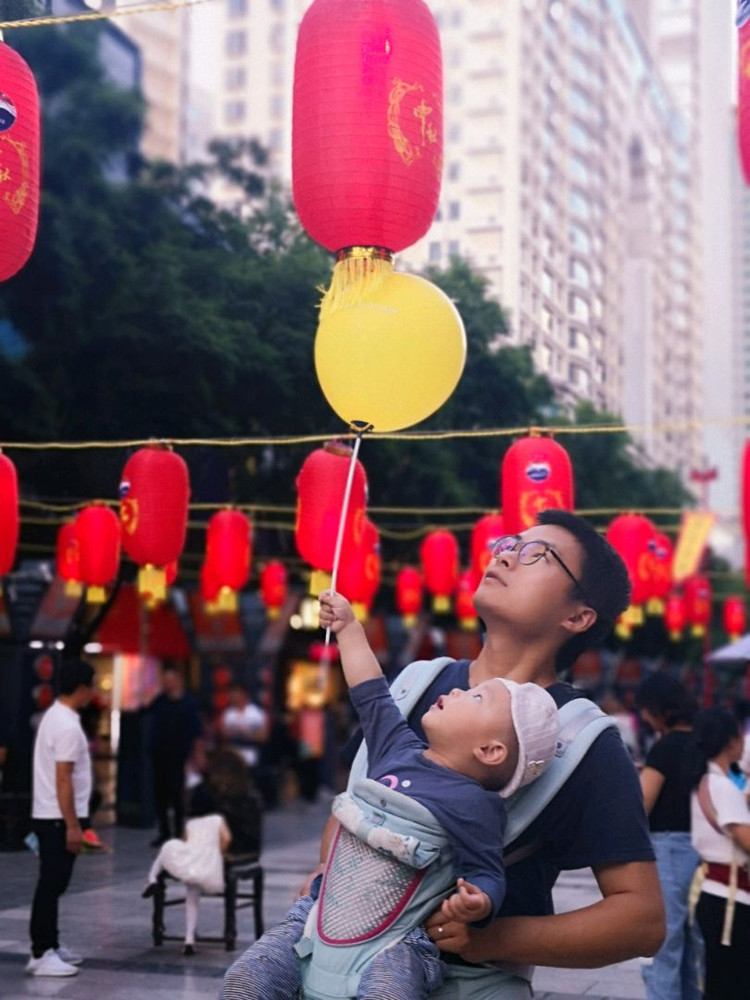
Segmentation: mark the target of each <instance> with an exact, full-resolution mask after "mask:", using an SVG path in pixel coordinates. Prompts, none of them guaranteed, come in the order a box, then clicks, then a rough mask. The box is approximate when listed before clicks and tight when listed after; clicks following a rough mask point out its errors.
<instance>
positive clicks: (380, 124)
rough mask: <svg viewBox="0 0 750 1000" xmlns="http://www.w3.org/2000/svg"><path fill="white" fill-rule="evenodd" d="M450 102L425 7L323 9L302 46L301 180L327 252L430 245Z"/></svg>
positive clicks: (301, 209)
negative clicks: (426, 241)
mask: <svg viewBox="0 0 750 1000" xmlns="http://www.w3.org/2000/svg"><path fill="white" fill-rule="evenodd" d="M442 103H443V81H442V56H441V50H440V35H439V32H438V28H437V24H436V23H435V19H434V17H433V16H432V14H431V13H430V10H429V8H428V7H427V5H426V4H425V3H424V2H423V0H378V2H377V3H362V2H357V3H353V2H352V0H314V3H312V4H311V6H310V7H309V8H308V10H307V13H306V14H305V16H304V18H303V19H302V23H301V25H300V29H299V36H298V40H297V53H296V60H295V70H294V108H293V122H292V172H293V185H294V202H295V205H296V208H297V212H298V213H299V217H300V220H301V222H302V225H303V226H304V227H305V229H306V230H307V232H308V233H309V234H310V236H311V237H312V238H313V239H314V240H315V241H316V242H317V243H320V244H322V245H323V246H324V247H326V248H327V249H328V250H331V251H333V252H336V251H344V250H346V249H347V248H380V249H382V250H387V251H391V252H395V251H399V250H403V249H405V248H406V247H408V246H411V245H412V244H413V243H416V242H417V240H419V239H420V238H421V237H422V236H424V234H425V233H426V232H427V230H428V229H429V228H430V226H431V224H432V221H433V219H434V217H435V212H436V210H437V206H438V201H439V198H440V182H441V175H442V160H443V110H442ZM359 266H360V267H364V269H365V270H366V269H367V264H364V265H363V264H362V261H360V262H359ZM353 270H356V265H355V268H353Z"/></svg>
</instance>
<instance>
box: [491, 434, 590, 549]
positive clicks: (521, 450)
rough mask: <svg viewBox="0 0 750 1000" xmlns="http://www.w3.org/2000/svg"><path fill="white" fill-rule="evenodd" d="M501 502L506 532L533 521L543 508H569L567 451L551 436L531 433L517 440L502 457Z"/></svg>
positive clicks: (571, 499)
mask: <svg viewBox="0 0 750 1000" xmlns="http://www.w3.org/2000/svg"><path fill="white" fill-rule="evenodd" d="M500 501H501V502H500V506H501V508H502V514H503V522H504V524H505V532H506V533H507V534H509V535H517V534H518V533H519V532H521V531H525V530H526V528H530V527H531V526H532V525H534V524H536V517H537V514H540V513H541V512H542V511H543V510H550V509H558V510H572V509H573V507H574V506H575V499H574V487H573V467H572V465H571V463H570V457H569V455H568V453H567V451H566V450H565V449H564V448H563V447H562V445H559V444H558V443H557V441H553V440H552V438H545V437H534V436H532V437H526V438H521V439H520V440H519V441H516V442H515V443H514V444H512V445H511V446H510V448H509V449H508V450H507V452H506V453H505V456H504V458H503V463H502V470H501V473H500Z"/></svg>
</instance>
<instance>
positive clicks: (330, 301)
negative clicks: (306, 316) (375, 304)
mask: <svg viewBox="0 0 750 1000" xmlns="http://www.w3.org/2000/svg"><path fill="white" fill-rule="evenodd" d="M392 273H393V254H392V252H391V251H390V250H388V249H387V248H386V247H364V246H357V247H344V248H343V249H341V250H339V251H338V252H337V254H336V263H335V265H334V268H333V277H332V278H331V284H330V286H329V287H328V289H327V291H326V292H325V294H324V295H323V298H322V300H321V303H320V318H321V320H322V319H324V318H325V317H326V316H327V315H329V314H330V313H332V312H337V311H338V310H339V309H346V308H350V307H351V306H354V305H356V304H357V303H358V302H362V301H363V300H364V299H367V298H368V297H369V296H370V295H375V294H377V291H378V289H379V288H380V286H381V285H382V284H383V282H384V281H385V280H386V278H388V277H390V275H391V274H392Z"/></svg>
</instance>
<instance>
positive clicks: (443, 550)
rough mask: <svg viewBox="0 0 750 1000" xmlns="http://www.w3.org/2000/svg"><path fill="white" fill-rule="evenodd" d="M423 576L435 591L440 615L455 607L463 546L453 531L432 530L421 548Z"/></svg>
mask: <svg viewBox="0 0 750 1000" xmlns="http://www.w3.org/2000/svg"><path fill="white" fill-rule="evenodd" d="M420 557H421V560H422V578H423V579H424V585H425V587H426V588H427V590H428V591H429V592H430V594H432V608H433V611H435V612H436V613H437V614H446V613H447V612H448V611H450V608H451V597H452V596H453V593H454V591H455V589H456V585H457V584H458V573H459V548H458V540H457V539H456V536H455V535H454V534H453V532H452V531H445V530H444V529H441V530H439V531H431V532H430V534H429V535H427V537H426V538H425V540H424V541H423V542H422V546H421V548H420Z"/></svg>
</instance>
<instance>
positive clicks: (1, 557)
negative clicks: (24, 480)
mask: <svg viewBox="0 0 750 1000" xmlns="http://www.w3.org/2000/svg"><path fill="white" fill-rule="evenodd" d="M18 528H19V524H18V476H17V475H16V467H15V465H14V464H13V463H12V462H11V460H10V459H9V458H8V456H7V455H3V454H0V576H5V574H6V573H9V572H10V570H11V567H12V566H13V563H14V561H15V558H16V549H17V547H18Z"/></svg>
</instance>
